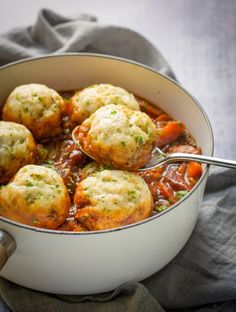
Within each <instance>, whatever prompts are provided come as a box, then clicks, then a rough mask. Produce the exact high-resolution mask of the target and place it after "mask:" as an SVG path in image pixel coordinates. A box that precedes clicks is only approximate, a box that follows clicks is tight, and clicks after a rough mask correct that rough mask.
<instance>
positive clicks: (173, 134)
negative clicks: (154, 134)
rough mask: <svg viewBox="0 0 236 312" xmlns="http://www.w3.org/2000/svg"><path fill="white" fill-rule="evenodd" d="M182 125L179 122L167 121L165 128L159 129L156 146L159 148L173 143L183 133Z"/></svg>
mask: <svg viewBox="0 0 236 312" xmlns="http://www.w3.org/2000/svg"><path fill="white" fill-rule="evenodd" d="M183 130H184V125H183V124H182V123H181V122H179V121H169V122H168V123H167V125H166V126H164V127H163V128H159V129H158V131H159V138H158V140H157V146H159V147H161V146H164V145H166V144H170V143H172V142H174V141H175V140H176V139H178V137H179V136H180V135H181V134H182V133H183Z"/></svg>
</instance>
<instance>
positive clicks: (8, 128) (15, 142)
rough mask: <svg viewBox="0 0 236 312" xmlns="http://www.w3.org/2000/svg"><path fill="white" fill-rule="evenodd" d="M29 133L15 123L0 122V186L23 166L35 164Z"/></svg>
mask: <svg viewBox="0 0 236 312" xmlns="http://www.w3.org/2000/svg"><path fill="white" fill-rule="evenodd" d="M35 157H36V144H35V142H34V138H33V136H32V134H31V132H30V131H29V130H28V129H27V128H26V127H25V126H23V125H20V124H17V123H15V122H7V121H0V184H1V183H7V182H9V180H10V179H11V178H12V177H13V176H14V175H15V174H16V172H17V171H18V170H19V169H20V168H21V167H23V166H25V165H27V164H31V163H34V162H35Z"/></svg>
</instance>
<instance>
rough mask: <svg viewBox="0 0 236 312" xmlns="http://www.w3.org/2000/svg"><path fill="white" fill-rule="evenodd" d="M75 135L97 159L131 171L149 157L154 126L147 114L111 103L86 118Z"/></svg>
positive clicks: (143, 163) (155, 132) (155, 138)
mask: <svg viewBox="0 0 236 312" xmlns="http://www.w3.org/2000/svg"><path fill="white" fill-rule="evenodd" d="M75 136H76V137H77V139H78V140H79V143H80V145H81V146H82V148H83V149H84V151H85V152H86V153H88V154H89V155H91V156H92V157H93V158H94V159H95V160H96V161H97V162H98V163H102V164H106V165H109V166H111V167H112V168H115V169H123V170H128V171H129V170H131V171H132V170H137V169H139V168H141V167H143V166H144V165H145V164H146V163H147V162H148V161H149V160H150V158H151V152H152V149H153V146H154V145H155V142H156V140H157V128H156V126H155V124H154V123H153V121H152V120H151V118H150V117H149V116H148V115H147V114H145V113H143V112H140V111H134V110H131V109H129V108H128V107H125V106H123V105H114V104H111V105H107V106H104V107H101V108H100V109H98V110H97V111H96V112H95V113H94V114H92V115H91V116H90V117H89V118H88V119H86V120H85V121H84V122H83V123H82V125H81V126H79V127H78V128H76V130H75Z"/></svg>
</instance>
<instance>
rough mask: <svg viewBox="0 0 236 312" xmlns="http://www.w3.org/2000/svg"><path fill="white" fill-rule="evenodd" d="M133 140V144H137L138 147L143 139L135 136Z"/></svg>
mask: <svg viewBox="0 0 236 312" xmlns="http://www.w3.org/2000/svg"><path fill="white" fill-rule="evenodd" d="M134 139H135V142H136V143H138V144H139V145H141V144H143V138H142V137H141V135H136V136H135V137H134Z"/></svg>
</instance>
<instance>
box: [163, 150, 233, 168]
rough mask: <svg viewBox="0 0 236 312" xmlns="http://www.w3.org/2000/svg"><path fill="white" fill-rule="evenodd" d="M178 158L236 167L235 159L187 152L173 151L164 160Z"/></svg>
mask: <svg viewBox="0 0 236 312" xmlns="http://www.w3.org/2000/svg"><path fill="white" fill-rule="evenodd" d="M178 160H194V161H199V162H202V163H205V164H210V165H215V166H220V167H226V168H233V169H236V161H234V160H228V159H222V158H217V157H210V156H205V155H195V154H187V153H186V154H185V153H173V154H171V155H168V156H167V157H166V162H170V161H178Z"/></svg>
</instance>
